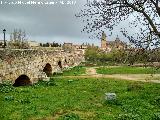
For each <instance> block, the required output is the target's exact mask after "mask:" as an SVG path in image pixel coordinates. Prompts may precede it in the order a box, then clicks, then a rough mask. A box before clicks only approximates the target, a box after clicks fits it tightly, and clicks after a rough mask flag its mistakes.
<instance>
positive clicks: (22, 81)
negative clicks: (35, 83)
mask: <svg viewBox="0 0 160 120" xmlns="http://www.w3.org/2000/svg"><path fill="white" fill-rule="evenodd" d="M28 85H31V81H30V79H29V77H28V76H26V75H21V76H19V77H18V78H17V79H16V80H15V83H14V84H13V86H14V87H19V86H28Z"/></svg>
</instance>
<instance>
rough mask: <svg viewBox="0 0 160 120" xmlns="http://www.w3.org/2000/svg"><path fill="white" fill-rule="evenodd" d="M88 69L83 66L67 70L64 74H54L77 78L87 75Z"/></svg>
mask: <svg viewBox="0 0 160 120" xmlns="http://www.w3.org/2000/svg"><path fill="white" fill-rule="evenodd" d="M85 72H86V68H85V67H83V66H76V67H73V68H72V69H69V70H65V71H63V73H60V74H54V76H76V75H82V74H85Z"/></svg>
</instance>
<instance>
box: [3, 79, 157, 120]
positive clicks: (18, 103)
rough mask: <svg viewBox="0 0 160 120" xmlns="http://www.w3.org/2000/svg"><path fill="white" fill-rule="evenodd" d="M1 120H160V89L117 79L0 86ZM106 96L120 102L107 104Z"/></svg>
mask: <svg viewBox="0 0 160 120" xmlns="http://www.w3.org/2000/svg"><path fill="white" fill-rule="evenodd" d="M0 90H1V92H0V105H1V109H0V120H22V119H23V120H25V119H26V120H36V119H38V120H80V119H82V120H114V119H115V120H117V119H118V120H159V119H160V92H159V91H160V85H159V84H154V83H140V82H131V81H122V80H114V79H93V78H92V79H85V78H84V79H68V78H64V79H60V78H55V79H54V80H53V79H52V80H51V81H49V82H39V83H37V84H35V85H33V86H26V87H17V88H14V87H12V86H9V85H8V86H7V85H1V86H0ZM106 92H115V93H116V94H117V100H114V101H112V102H107V101H105V99H104V97H105V93H106Z"/></svg>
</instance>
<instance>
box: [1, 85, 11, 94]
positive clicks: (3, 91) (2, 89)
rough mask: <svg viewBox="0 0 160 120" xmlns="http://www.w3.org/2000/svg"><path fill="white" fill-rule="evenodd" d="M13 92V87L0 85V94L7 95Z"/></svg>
mask: <svg viewBox="0 0 160 120" xmlns="http://www.w3.org/2000/svg"><path fill="white" fill-rule="evenodd" d="M12 91H14V87H13V86H12V85H11V84H0V92H2V93H9V92H12Z"/></svg>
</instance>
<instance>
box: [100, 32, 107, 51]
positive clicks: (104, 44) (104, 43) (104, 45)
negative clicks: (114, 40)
mask: <svg viewBox="0 0 160 120" xmlns="http://www.w3.org/2000/svg"><path fill="white" fill-rule="evenodd" d="M101 48H102V49H106V48H107V41H106V34H105V33H104V31H103V33H102V37H101Z"/></svg>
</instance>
